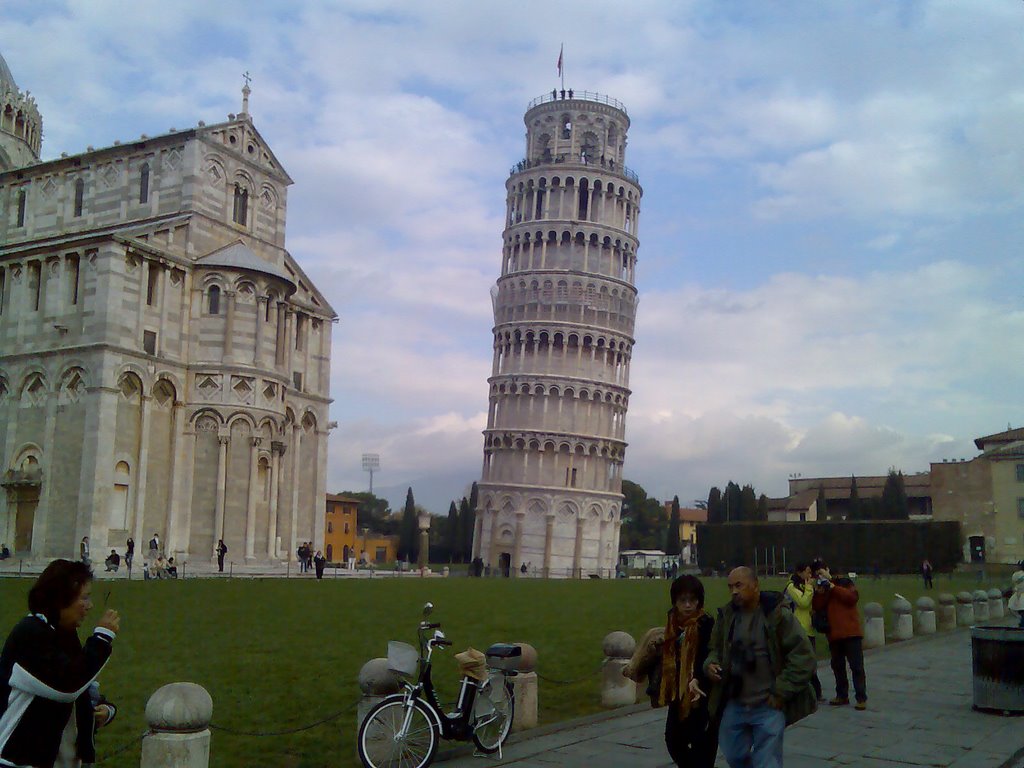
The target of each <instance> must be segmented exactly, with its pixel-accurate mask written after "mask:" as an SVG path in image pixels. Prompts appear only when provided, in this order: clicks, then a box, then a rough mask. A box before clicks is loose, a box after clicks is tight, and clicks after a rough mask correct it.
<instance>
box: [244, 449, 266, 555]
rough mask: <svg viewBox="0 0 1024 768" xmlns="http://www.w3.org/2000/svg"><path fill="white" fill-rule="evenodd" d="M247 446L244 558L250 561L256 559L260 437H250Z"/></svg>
mask: <svg viewBox="0 0 1024 768" xmlns="http://www.w3.org/2000/svg"><path fill="white" fill-rule="evenodd" d="M249 440H250V443H251V445H250V448H249V496H248V503H247V505H246V508H245V559H246V561H247V562H252V561H253V560H255V559H256V500H257V498H258V497H259V488H258V487H257V486H258V483H257V479H258V478H259V461H260V443H262V442H263V438H262V437H251V438H249Z"/></svg>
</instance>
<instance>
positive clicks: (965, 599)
mask: <svg viewBox="0 0 1024 768" xmlns="http://www.w3.org/2000/svg"><path fill="white" fill-rule="evenodd" d="M973 623H974V602H973V599H972V598H971V593H970V592H957V593H956V625H957V626H958V627H969V626H971V624H973Z"/></svg>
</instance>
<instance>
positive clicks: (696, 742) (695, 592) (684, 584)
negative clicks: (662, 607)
mask: <svg viewBox="0 0 1024 768" xmlns="http://www.w3.org/2000/svg"><path fill="white" fill-rule="evenodd" d="M669 597H670V598H671V600H672V606H671V608H669V611H668V618H667V621H666V624H665V628H664V630H661V629H654V630H651V632H650V633H648V636H647V637H645V638H644V641H642V642H641V647H640V648H639V649H638V651H637V653H636V654H634V656H633V658H632V659H631V660H630V662H629V665H628V666H627V667H626V669H625V670H624V671H623V674H625V675H626V676H627V677H629V678H630V679H632V680H638V679H641V678H643V677H646V678H647V679H648V681H649V683H648V686H647V693H648V694H649V695H650V697H651V704H652V706H655V707H665V706H667V707H668V716H667V718H666V720H665V746H666V747H668V753H669V755H670V756H671V757H672V760H673V761H674V762H675V764H676V765H680V766H687V767H692V768H713V766H714V764H715V755H716V754H717V752H718V723H717V722H716V721H715V719H714V718H712V717H711V715H710V713H709V710H708V698H707V695H706V692H707V691H708V690H709V685H708V680H707V678H706V677H705V675H704V661H705V660H706V659H707V655H708V647H709V644H710V642H711V631H712V627H713V626H714V624H715V621H714V619H712V618H711V617H710V616H709V615H708V614H707V613H705V612H704V585H703V584H702V583H701V581H700V579H698V578H697V577H696V576H680V577H679V578H677V579H675V580H674V581H673V582H672V586H671V587H670V588H669Z"/></svg>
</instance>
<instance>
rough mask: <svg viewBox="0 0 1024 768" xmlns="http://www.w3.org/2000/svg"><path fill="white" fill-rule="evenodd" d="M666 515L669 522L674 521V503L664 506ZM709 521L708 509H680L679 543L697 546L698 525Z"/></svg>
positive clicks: (667, 503)
mask: <svg viewBox="0 0 1024 768" xmlns="http://www.w3.org/2000/svg"><path fill="white" fill-rule="evenodd" d="M664 507H665V515H666V516H667V517H668V519H669V520H671V519H672V502H671V501H666V502H665V504H664ZM707 521H708V511H707V510H706V509H695V508H693V507H680V508H679V541H680V542H682V543H683V544H696V543H697V523H706V522H707Z"/></svg>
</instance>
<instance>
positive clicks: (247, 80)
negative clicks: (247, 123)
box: [242, 70, 252, 115]
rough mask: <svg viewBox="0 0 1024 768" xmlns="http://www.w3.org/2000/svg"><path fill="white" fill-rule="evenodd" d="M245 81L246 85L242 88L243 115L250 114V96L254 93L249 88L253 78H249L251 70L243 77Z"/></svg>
mask: <svg viewBox="0 0 1024 768" xmlns="http://www.w3.org/2000/svg"><path fill="white" fill-rule="evenodd" d="M242 78H243V79H244V80H245V85H243V86H242V114H243V115H247V114H249V94H250V93H252V89H251V88H250V87H249V83H250V82H252V77H250V76H249V70H245V73H244V74H243V75H242Z"/></svg>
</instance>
